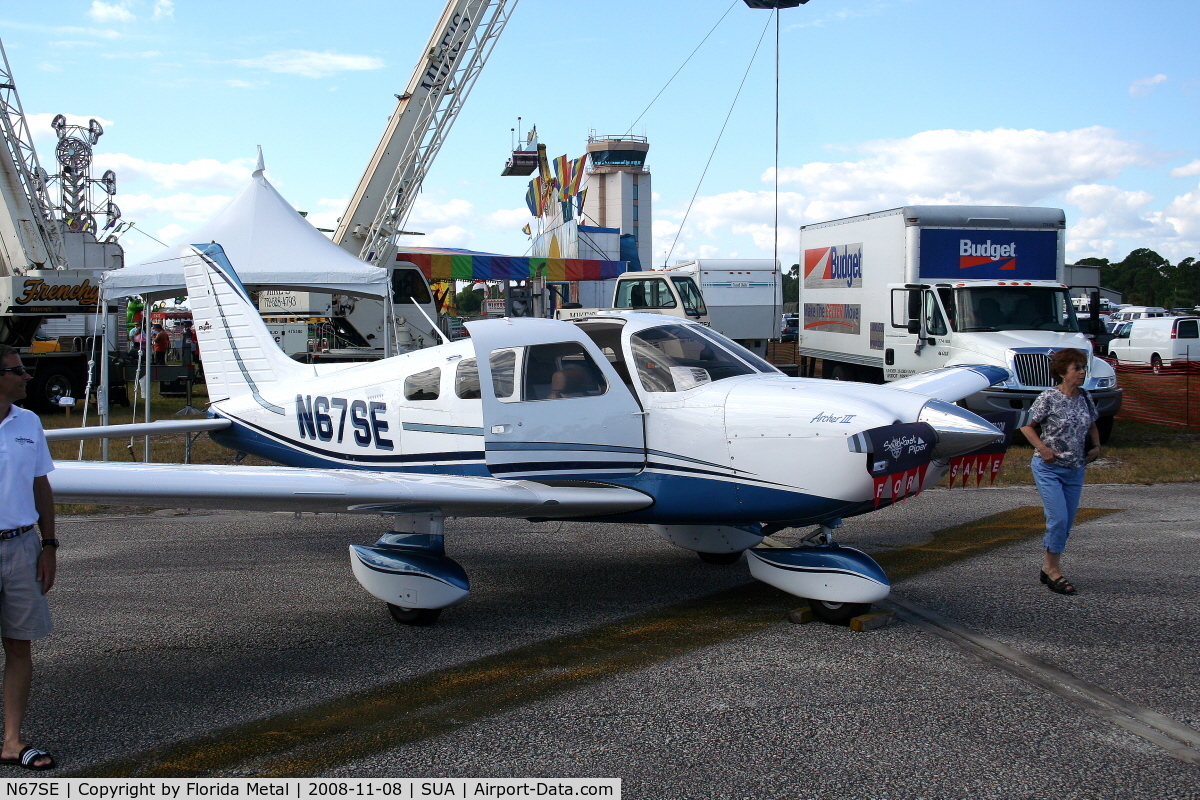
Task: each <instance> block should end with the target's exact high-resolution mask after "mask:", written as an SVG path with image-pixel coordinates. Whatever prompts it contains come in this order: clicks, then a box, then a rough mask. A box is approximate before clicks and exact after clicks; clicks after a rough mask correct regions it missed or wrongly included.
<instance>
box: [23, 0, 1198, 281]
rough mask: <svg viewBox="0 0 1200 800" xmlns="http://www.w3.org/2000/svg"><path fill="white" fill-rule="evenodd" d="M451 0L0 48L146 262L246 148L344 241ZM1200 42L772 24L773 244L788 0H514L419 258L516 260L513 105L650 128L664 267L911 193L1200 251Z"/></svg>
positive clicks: (1106, 251) (914, 26) (94, 25)
mask: <svg viewBox="0 0 1200 800" xmlns="http://www.w3.org/2000/svg"><path fill="white" fill-rule="evenodd" d="M510 2H512V0H510ZM442 7H443V2H441V0H399V2H398V1H397V0H387V1H386V2H384V1H383V0H379V1H378V2H376V1H375V0H343V2H340V3H338V4H331V3H325V2H313V1H312V0H290V1H289V2H286V3H285V2H274V0H255V2H244V0H243V1H242V2H230V1H229V0H111V2H105V1H103V0H39V2H29V1H28V0H26V1H23V2H15V1H14V0H9V2H5V3H2V4H0V40H3V43H4V47H5V49H6V51H7V54H8V59H9V62H10V65H11V68H12V72H13V75H14V76H15V79H16V83H17V88H18V91H19V93H20V97H21V102H22V104H23V106H24V109H25V112H26V115H27V118H28V120H29V124H30V126H31V128H32V129H33V132H34V136H35V142H36V144H37V149H38V152H39V156H40V159H41V162H42V165H43V167H45V168H46V169H47V170H49V171H50V172H54V171H55V170H56V168H57V167H56V164H55V161H54V155H53V153H54V150H53V149H54V145H55V143H56V138H55V134H54V132H53V130H52V129H51V128H50V125H49V123H50V120H51V119H52V118H53V117H54V115H56V114H59V113H63V114H66V115H67V116H68V119H69V121H71V122H73V123H74V122H82V123H83V124H86V122H87V120H89V119H92V118H95V119H97V120H99V121H100V123H101V124H102V125H103V127H104V131H105V133H104V135H103V136H102V137H101V139H100V140H99V142H98V143H97V145H96V147H95V153H96V154H95V160H94V167H93V171H94V174H95V175H96V176H97V177H98V176H99V174H100V173H102V172H103V171H104V170H106V169H112V170H114V171H115V172H116V175H117V194H116V196H115V198H114V199H115V201H116V203H117V205H118V206H119V207H120V208H121V210H122V212H123V214H124V217H123V219H124V220H126V221H135V222H136V225H135V227H134V228H133V229H132V230H130V231H128V232H126V233H125V234H123V238H122V240H121V241H122V244H123V245H124V246H125V249H126V253H127V255H126V259H127V263H130V264H132V263H136V262H138V261H140V260H142V259H145V258H148V257H150V256H152V255H153V254H155V253H157V252H158V251H160V250H161V249H162V247H163V244H160V243H159V242H162V243H164V244H174V243H176V242H179V241H183V240H185V239H186V238H187V235H188V233H189V231H192V230H195V229H197V228H199V227H200V226H201V225H202V224H203V223H204V222H205V221H207V220H208V219H209V218H210V217H211V216H213V215H214V214H215V213H216V212H217V211H218V210H219V209H220V208H221V207H222V206H223V205H224V204H225V203H226V202H227V201H228V200H229V199H230V198H232V197H233V196H234V195H235V194H236V193H237V191H238V190H239V189H240V188H241V187H242V186H243V185H244V184H245V182H246V181H247V180H248V179H249V176H250V172H251V170H252V169H253V168H254V162H255V152H256V151H255V148H256V146H258V145H261V146H262V148H263V151H264V155H265V160H266V165H267V176H268V178H269V179H270V180H271V182H272V183H273V184H274V185H275V186H276V188H277V189H278V190H279V191H280V192H281V193H282V194H283V196H284V197H286V198H287V199H288V201H289V202H291V203H292V205H293V206H295V207H296V208H297V210H300V211H305V212H308V218H309V220H311V221H313V222H314V223H315V224H317V225H318V227H323V228H333V227H334V226H335V224H336V221H337V218H338V217H339V216H340V215H341V213H342V212H343V210H344V209H345V207H346V203H347V201H348V199H349V197H350V195H351V193H352V192H353V190H354V188H355V186H356V185H357V183H358V180H359V178H360V176H361V175H362V172H363V170H364V169H365V167H366V165H367V162H368V160H369V158H370V156H371V153H372V152H373V150H374V148H375V146H376V144H377V143H378V141H379V137H380V136H381V135H382V133H383V130H384V126H385V124H386V122H387V119H388V117H389V115H390V114H391V113H392V111H393V110H394V108H395V105H396V101H395V97H394V95H395V94H396V93H399V92H401V91H403V90H404V87H405V85H406V83H407V81H408V79H409V76H410V74H411V73H412V70H413V67H414V65H415V63H416V60H417V58H418V56H419V55H420V54H421V53H422V52H423V49H424V47H425V44H426V42H427V40H428V38H429V35H430V33H431V32H432V29H433V26H434V24H435V23H436V22H437V19H438V17H439V15H440V13H441V10H442ZM1197 31H1200V3H1197V2H1195V1H1194V0H1154V2H1150V3H1129V2H1115V0H1088V1H1087V2H1084V1H1083V0H1009V1H1008V2H1003V3H997V2H982V0H810V2H809V3H808V4H807V5H804V6H800V7H798V8H794V9H787V10H784V11H783V12H781V15H780V31H779V41H780V46H779V53H778V60H779V75H780V80H779V129H780V142H779V153H778V164H779V171H778V177H779V193H778V205H779V226H778V229H776V226H775V225H774V217H775V203H776V195H775V192H774V178H775V170H774V164H775V163H776V162H775V145H774V124H775V88H776V82H775V60H776V51H775V30H774V25H773V15H772V13H771V12H768V11H761V10H752V9H749V8H747V7H746V5H745V3H744V2H743V1H742V0H732V1H731V0H606V1H605V2H604V3H595V2H584V0H517V2H516V6H515V8H514V9H513V12H512V16H511V19H510V21H509V23H508V26H507V28H506V29H505V31H504V33H503V35H502V36H501V37H500V39H499V41H498V43H497V45H496V48H495V50H494V51H493V53H492V56H491V58H490V60H489V61H488V63H487V65H486V66H485V67H484V69H483V72H482V74H481V76H480V78H479V80H478V82H477V83H476V85H475V87H474V90H473V92H472V93H471V95H470V98H469V99H468V100H467V101H466V104H465V106H464V108H463V110H462V113H461V114H460V115H459V117H458V119H457V121H456V122H455V124H454V126H453V128H452V130H451V132H450V133H449V135H448V138H447V140H446V143H445V145H444V146H443V148H442V150H441V152H440V154H439V156H438V158H437V160H436V162H435V163H434V165H433V167H432V169H431V170H430V172H429V175H428V177H427V178H426V181H425V186H424V192H423V194H422V196H421V197H420V199H419V200H418V201H417V204H416V206H415V208H414V211H413V214H412V216H411V217H410V220H409V223H408V225H407V226H406V228H407V229H408V230H413V231H422V232H424V233H425V235H424V236H420V237H409V243H411V244H417V245H423V246H443V247H463V248H469V249H474V250H483V251H488V252H497V253H505V254H514V255H520V254H523V253H526V252H527V251H528V248H529V241H528V239H527V238H526V236H525V235H524V234H523V233H522V232H521V227H522V226H523V225H525V224H526V223H528V222H531V221H532V218H531V217H530V216H529V214H528V211H526V209H525V204H524V193H525V187H526V181H525V180H523V179H521V178H516V177H507V178H506V177H501V176H500V171H501V168H502V167H503V165H504V162H505V160H506V158H507V157H508V156H509V154H510V151H511V149H512V145H513V140H514V134H513V133H512V129H513V128H515V127H517V126H518V118H520V119H521V122H520V123H519V124H520V125H521V126H522V128H523V129H528V127H529V125H530V124H536V125H537V130H538V133H539V138H540V139H541V141H542V142H544V143H545V144H546V145H547V147H548V149H549V152H550V155H551V156H555V155H559V154H563V153H565V154H567V155H570V156H572V157H575V156H577V155H580V154H582V152H583V150H584V147H585V144H586V141H587V137H588V136H589V134H601V135H606V134H623V133H634V134H637V135H643V136H646V137H648V138H649V141H650V152H649V158H648V162H647V166H648V168H649V170H650V173H651V176H652V179H653V203H654V209H653V213H654V220H653V234H654V252H655V261H656V263H659V264H661V263H664V262H665V261H668V260H669V262H670V263H673V262H675V261H678V260H681V259H689V258H697V257H703V258H763V257H770V256H771V254H772V252H775V251H776V248H777V251H778V253H779V257H780V259H781V260H782V261H783V262H784V263H785V264H790V263H794V262H795V261H797V260H798V255H799V254H798V228H799V226H800V225H801V224H805V223H811V222H821V221H825V220H830V219H838V218H841V217H845V216H850V215H854V214H859V213H867V212H872V211H880V210H884V209H888V208H894V207H896V206H900V205H905V204H924V203H931V204H944V203H961V204H978V205H1027V206H1050V207H1056V208H1063V209H1065V210H1066V213H1067V220H1068V240H1067V242H1068V243H1067V257H1068V260H1069V261H1074V260H1077V259H1079V258H1084V257H1088V256H1099V257H1107V258H1110V259H1114V260H1119V259H1121V258H1123V257H1124V256H1125V255H1126V254H1127V253H1128V252H1129V251H1130V250H1132V249H1134V248H1138V247H1148V248H1151V249H1154V250H1156V251H1158V252H1159V253H1161V254H1162V255H1164V256H1166V257H1167V258H1169V259H1171V260H1172V261H1178V260H1180V259H1182V258H1185V257H1187V256H1197V255H1200V136H1198V135H1197V131H1198V129H1200V125H1198V123H1200V61H1198V60H1197V59H1196V58H1195V35H1196V32H1197ZM760 42H761V44H760ZM697 47H699V49H697ZM756 48H757V54H755V51H756ZM693 53H694V55H692V54H693ZM689 56H690V60H689ZM676 73H677V74H676ZM673 75H675V77H674V78H672V76H673ZM739 85H740V86H741V89H740V93H739ZM656 95H657V99H656ZM735 95H736V103H735V102H734V101H735ZM702 178H703V179H702ZM693 197H694V200H693ZM642 224H643V225H644V224H645V222H644V217H643V222H642ZM156 239H157V240H158V241H155V240H156Z"/></svg>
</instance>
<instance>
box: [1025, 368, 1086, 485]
mask: <svg viewBox="0 0 1200 800" xmlns="http://www.w3.org/2000/svg"><path fill="white" fill-rule="evenodd" d="M1029 414H1030V416H1031V420H1030V424H1035V425H1036V424H1040V425H1041V426H1042V427H1041V431H1039V433H1038V435H1039V436H1040V437H1041V439H1042V441H1043V442H1044V443H1045V444H1046V446H1047V447H1049V448H1050V449H1051V450H1053V451H1054V452H1056V453H1058V458H1056V459H1054V461H1052V462H1050V463H1052V464H1054V465H1055V466H1059V467H1067V468H1069V469H1076V468H1078V467H1082V466H1083V465H1084V457H1085V456H1086V455H1087V451H1088V444H1089V443H1088V431H1089V430H1091V427H1092V423H1093V422H1095V421H1096V418H1097V417H1098V416H1099V414H1097V413H1096V404H1095V403H1093V402H1092V398H1091V397H1089V396H1088V394H1087V392H1085V391H1083V390H1082V389H1080V390H1079V392H1078V393H1077V394H1076V395H1075V396H1074V397H1067V396H1066V395H1065V394H1063V393H1062V392H1061V391H1059V389H1058V388H1057V387H1055V388H1053V389H1047V390H1046V391H1044V392H1042V393H1041V394H1040V395H1038V398H1037V399H1036V400H1034V401H1033V405H1032V406H1031V407H1030V409H1029ZM1034 457H1035V458H1036V457H1037V456H1036V455H1035V456H1034Z"/></svg>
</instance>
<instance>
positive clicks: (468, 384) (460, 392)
mask: <svg viewBox="0 0 1200 800" xmlns="http://www.w3.org/2000/svg"><path fill="white" fill-rule="evenodd" d="M454 394H456V395H457V396H458V397H460V398H462V399H463V400H478V399H479V398H480V397H481V396H482V395H481V394H480V391H479V362H477V361H476V360H475V359H473V358H464V359H463V360H462V361H460V362H458V367H457V369H456V370H455V372H454Z"/></svg>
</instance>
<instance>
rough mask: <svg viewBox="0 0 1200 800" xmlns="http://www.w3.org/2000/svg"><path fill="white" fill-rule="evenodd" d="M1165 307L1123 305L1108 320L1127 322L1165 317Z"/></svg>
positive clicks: (1166, 314)
mask: <svg viewBox="0 0 1200 800" xmlns="http://www.w3.org/2000/svg"><path fill="white" fill-rule="evenodd" d="M1167 316H1170V314H1168V313H1167V310H1166V309H1165V308H1159V307H1158V306H1125V307H1124V308H1122V309H1119V310H1118V311H1117V312H1116V313H1115V314H1113V315H1112V316H1111V317H1110V318H1109V321H1110V322H1129V321H1130V320H1133V319H1157V318H1158V317H1167Z"/></svg>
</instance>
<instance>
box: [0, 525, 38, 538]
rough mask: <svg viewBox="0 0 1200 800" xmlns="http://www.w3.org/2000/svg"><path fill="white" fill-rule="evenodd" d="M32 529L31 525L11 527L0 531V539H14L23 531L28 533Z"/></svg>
mask: <svg viewBox="0 0 1200 800" xmlns="http://www.w3.org/2000/svg"><path fill="white" fill-rule="evenodd" d="M31 530H33V526H32V525H26V526H25V527H24V528H12V529H11V530H7V531H0V539H15V538H17V537H18V536H20V535H21V534H23V533H29V532H30V531H31Z"/></svg>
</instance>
